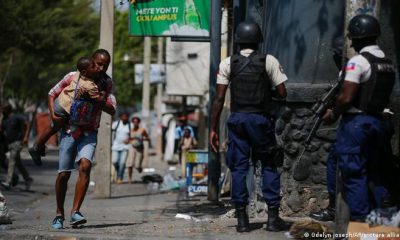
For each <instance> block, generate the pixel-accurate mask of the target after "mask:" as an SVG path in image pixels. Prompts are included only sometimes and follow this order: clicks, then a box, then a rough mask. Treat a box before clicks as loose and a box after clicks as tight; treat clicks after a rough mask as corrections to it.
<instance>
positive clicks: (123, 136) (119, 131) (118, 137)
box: [111, 120, 133, 151]
mask: <svg viewBox="0 0 400 240" xmlns="http://www.w3.org/2000/svg"><path fill="white" fill-rule="evenodd" d="M118 122H119V124H118ZM117 125H118V127H117ZM129 125H131V127H130V128H129ZM111 129H112V131H113V144H112V147H111V150H113V151H123V150H128V149H129V143H128V144H126V143H124V141H126V140H127V139H128V138H129V130H130V129H133V124H132V123H130V122H128V123H127V124H123V123H122V121H121V120H118V121H115V122H113V124H112V126H111Z"/></svg>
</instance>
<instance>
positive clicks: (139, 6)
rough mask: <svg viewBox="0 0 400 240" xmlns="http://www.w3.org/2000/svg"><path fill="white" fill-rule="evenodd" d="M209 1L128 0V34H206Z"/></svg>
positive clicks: (208, 23)
mask: <svg viewBox="0 0 400 240" xmlns="http://www.w3.org/2000/svg"><path fill="white" fill-rule="evenodd" d="M210 1H211V0H131V1H130V6H129V35H132V36H178V37H179V36H182V37H209V36H210Z"/></svg>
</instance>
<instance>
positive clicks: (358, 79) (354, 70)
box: [344, 45, 385, 84]
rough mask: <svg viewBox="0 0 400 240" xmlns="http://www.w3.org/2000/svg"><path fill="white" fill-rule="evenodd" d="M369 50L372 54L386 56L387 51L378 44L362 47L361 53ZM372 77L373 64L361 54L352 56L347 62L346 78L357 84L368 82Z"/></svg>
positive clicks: (380, 56)
mask: <svg viewBox="0 0 400 240" xmlns="http://www.w3.org/2000/svg"><path fill="white" fill-rule="evenodd" d="M363 52H369V53H371V54H372V55H374V56H376V57H379V58H384V57H385V53H383V51H382V50H381V49H380V48H379V46H378V45H371V46H367V47H364V48H363V49H361V51H360V53H363ZM370 77H371V64H369V62H368V60H367V59H366V58H365V57H363V56H362V55H361V54H358V55H356V56H354V57H352V58H351V59H350V60H349V61H348V62H347V64H346V76H345V78H344V79H345V80H346V81H349V82H354V83H357V84H360V83H363V82H366V81H368V80H369V78H370Z"/></svg>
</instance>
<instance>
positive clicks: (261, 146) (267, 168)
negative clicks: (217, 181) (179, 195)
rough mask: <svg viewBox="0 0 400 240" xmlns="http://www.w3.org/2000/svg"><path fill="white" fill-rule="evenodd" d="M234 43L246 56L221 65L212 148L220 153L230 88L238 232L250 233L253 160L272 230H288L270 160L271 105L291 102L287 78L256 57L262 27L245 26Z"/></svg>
mask: <svg viewBox="0 0 400 240" xmlns="http://www.w3.org/2000/svg"><path fill="white" fill-rule="evenodd" d="M234 41H235V42H236V43H237V44H238V45H239V47H240V49H241V51H240V54H234V55H233V56H231V57H228V58H227V59H224V60H223V61H222V62H221V63H220V66H219V72H218V77H217V87H216V88H217V89H216V92H217V93H216V97H215V99H214V102H213V106H212V114H211V131H210V136H209V139H210V144H211V147H212V149H213V150H214V151H217V149H218V146H219V140H218V134H217V126H218V120H219V117H220V114H221V111H222V107H223V104H224V101H225V93H226V90H227V89H228V86H229V85H230V92H231V106H230V107H231V109H230V110H231V115H230V116H229V119H228V121H227V125H228V140H229V141H228V150H227V153H226V163H227V166H228V167H229V168H230V170H231V173H232V201H233V203H234V204H235V207H236V212H237V218H238V225H237V231H238V232H247V231H249V219H248V215H247V212H246V206H247V205H248V201H249V199H248V198H249V194H248V190H247V187H246V175H247V172H248V170H249V160H250V155H251V158H252V159H254V160H261V162H262V173H263V183H262V186H263V197H264V199H265V201H266V203H267V205H268V222H267V227H266V230H267V231H282V230H286V229H287V228H288V224H287V223H285V222H284V221H283V220H282V219H281V218H280V217H279V207H280V200H281V197H280V173H279V172H278V171H277V168H276V166H275V164H274V162H273V161H272V159H271V157H270V149H271V146H273V145H274V144H275V136H274V128H273V123H272V121H271V116H270V105H271V99H272V97H276V98H285V97H286V88H285V84H284V82H285V81H286V80H287V77H286V75H285V74H284V72H283V70H282V67H281V66H280V64H279V62H278V60H277V59H276V58H275V57H273V56H272V55H263V54H260V53H258V52H257V51H256V50H257V47H258V44H259V43H261V42H262V34H261V30H260V28H259V26H258V25H257V24H256V23H253V22H242V23H240V24H239V25H238V26H237V29H236V33H235V38H234Z"/></svg>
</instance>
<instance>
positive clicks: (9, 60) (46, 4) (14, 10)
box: [0, 0, 99, 103]
mask: <svg viewBox="0 0 400 240" xmlns="http://www.w3.org/2000/svg"><path fill="white" fill-rule="evenodd" d="M0 6H1V8H0V22H1V23H2V24H0V32H1V33H2V34H1V35H0V84H1V83H2V84H3V85H4V91H2V90H1V89H0V94H1V95H0V100H1V99H7V98H13V99H17V100H18V101H19V102H20V103H24V102H27V101H34V102H37V101H40V100H42V101H45V100H46V96H47V92H48V90H49V88H50V87H51V86H53V85H54V84H55V83H56V82H58V81H59V80H60V79H61V78H62V77H63V76H64V75H65V74H66V73H67V72H68V71H71V70H74V69H75V62H76V60H77V59H78V58H79V57H80V56H90V55H91V54H92V52H93V51H94V50H95V49H96V48H97V46H98V36H99V16H98V14H97V13H96V11H95V9H93V7H92V1H91V0H75V1H70V0H58V1H51V0H35V1H30V0H20V1H15V0H0ZM0 88H1V85H0Z"/></svg>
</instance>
